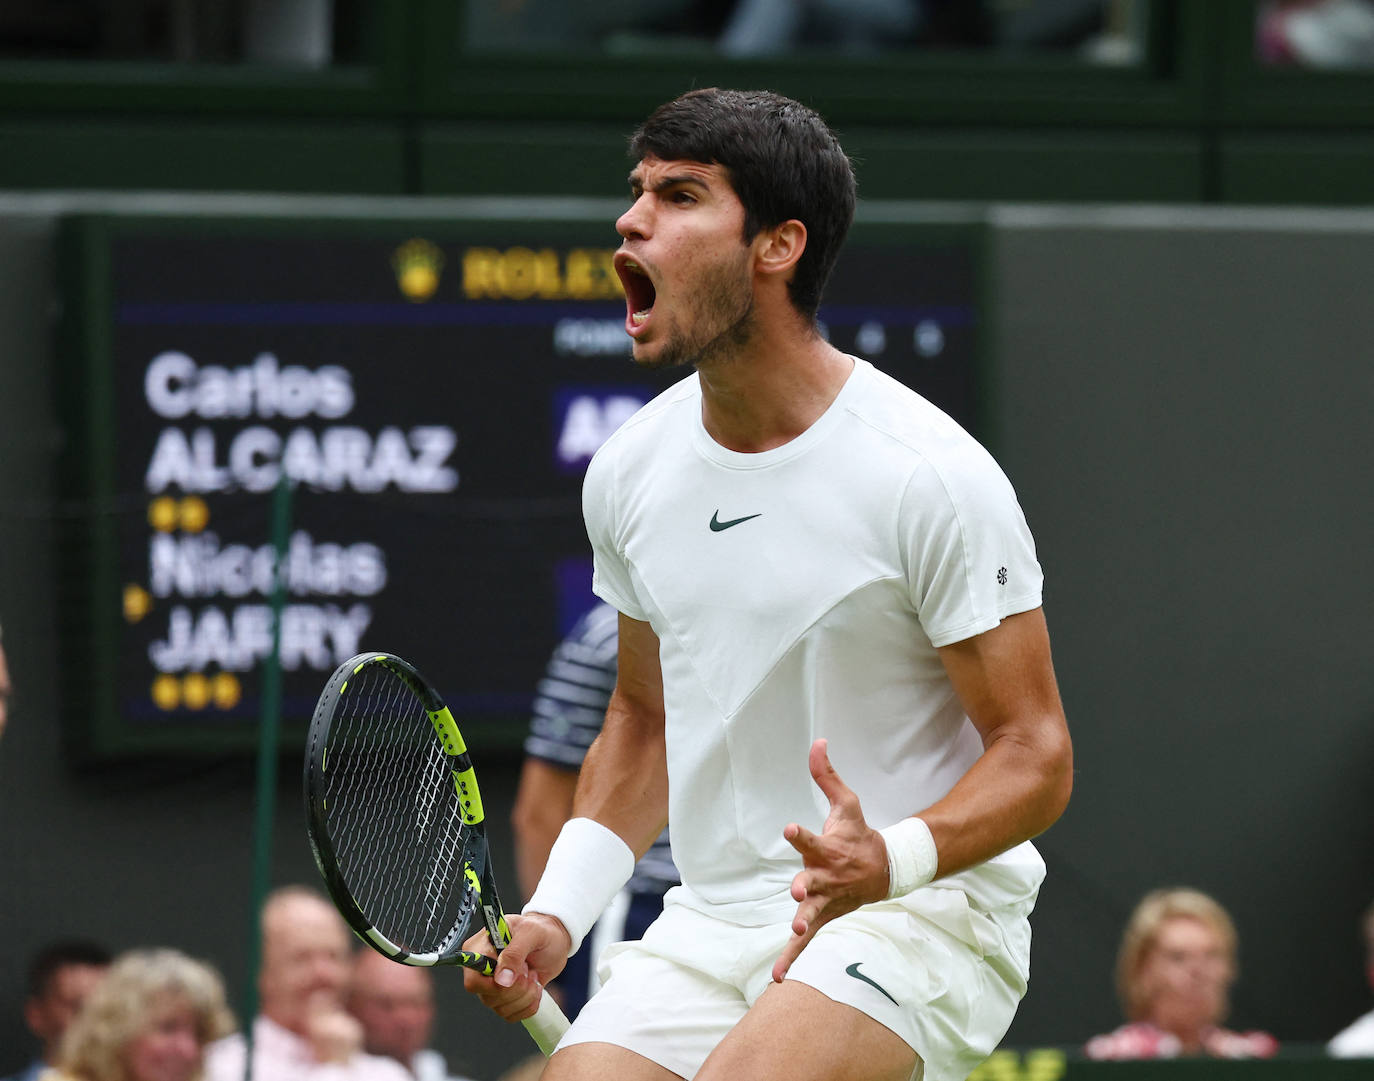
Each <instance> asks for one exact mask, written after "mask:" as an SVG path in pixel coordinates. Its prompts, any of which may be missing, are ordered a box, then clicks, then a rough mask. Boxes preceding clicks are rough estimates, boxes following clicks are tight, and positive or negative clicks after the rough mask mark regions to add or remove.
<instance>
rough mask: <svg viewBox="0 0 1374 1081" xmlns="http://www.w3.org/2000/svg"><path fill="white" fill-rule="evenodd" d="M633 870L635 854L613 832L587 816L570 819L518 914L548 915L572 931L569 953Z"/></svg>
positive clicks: (574, 951)
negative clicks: (530, 895)
mask: <svg viewBox="0 0 1374 1081" xmlns="http://www.w3.org/2000/svg"><path fill="white" fill-rule="evenodd" d="M634 869H635V854H634V852H632V851H631V850H630V846H629V845H627V844H626V843H625V842H624V841H622V840H621V839H620V837H619V835H618V834H616V833H614V832H613V831H612V830H608V829H607V828H606V827H605V826H603V825H602V824H601V823H600V822H597V821H595V820H594V819H591V818H570V819H568V821H567V822H565V823H564V824H563V828H562V830H560V831H559V834H558V840H556V841H554V843H553V851H551V852H550V853H549V860H548V862H547V863H546V864H545V865H544V873H543V874H542V875H540V876H539V885H538V886H536V887H535V889H534V896H533V897H531V898H530V900H529V904H527V905H525V907H524V908H523V909H521V911H522V912H525V913H528V912H542V913H544V914H545V915H547V916H554V917H556V918H557V919H558V920H559V921H561V922H562V924H563V926H564V927H566V928H567V929H568V934H570V935H572V945H571V946H570V947H568V956H569V957H571V956H572V955H573V954H575V953H576V952H577V948H578V947H579V946H581V945H582V940H583V939H584V938H586V937H587V932H588V931H590V930H591V929H592V924H594V923H595V922H596V921H597V920H598V919H599V918H600V917H601V913H602V912H604V911H605V910H606V906H607V905H609V904H610V903H611V899H612V898H613V897H615V895H616V894H617V893H619V892H620V890H621V887H622V886H624V885H625V883H626V882H628V881H630V875H631V874H633V873H634Z"/></svg>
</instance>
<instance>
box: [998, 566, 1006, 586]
mask: <svg viewBox="0 0 1374 1081" xmlns="http://www.w3.org/2000/svg"><path fill="white" fill-rule="evenodd" d="M997 584H998V585H999V586H1004V585H1006V584H1007V568H1006V567H998V568H997Z"/></svg>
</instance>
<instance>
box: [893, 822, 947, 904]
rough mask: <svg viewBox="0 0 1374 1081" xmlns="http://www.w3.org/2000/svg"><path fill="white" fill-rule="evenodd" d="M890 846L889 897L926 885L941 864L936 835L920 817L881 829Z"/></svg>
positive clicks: (901, 894)
mask: <svg viewBox="0 0 1374 1081" xmlns="http://www.w3.org/2000/svg"><path fill="white" fill-rule="evenodd" d="M878 832H879V833H880V834H882V838H883V842H884V843H885V844H886V845H887V880H888V887H887V899H888V900H889V901H890V900H892V898H894V897H901V896H903V895H904V894H908V893H910V892H911V891H912V890H914V889H917V888H919V887H921V886H924V885H925V884H926V883H927V882H930V881H931V880H932V879H934V877H935V872H936V870H937V869H938V868H939V866H940V857H939V854H938V853H936V851H935V838H934V837H932V836H931V835H930V827H929V826H927V825H926V824H925V823H924V822H923V821H921V819H919V818H904V819H902V820H901V821H900V822H897V823H894V824H893V825H891V826H887V827H885V828H883V829H880V830H879V831H878Z"/></svg>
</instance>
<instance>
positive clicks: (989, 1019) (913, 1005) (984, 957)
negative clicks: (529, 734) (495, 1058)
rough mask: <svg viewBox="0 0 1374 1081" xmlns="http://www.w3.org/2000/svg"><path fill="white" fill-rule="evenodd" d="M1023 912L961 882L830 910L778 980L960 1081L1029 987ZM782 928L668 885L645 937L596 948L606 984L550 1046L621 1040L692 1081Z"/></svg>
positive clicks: (750, 990)
mask: <svg viewBox="0 0 1374 1081" xmlns="http://www.w3.org/2000/svg"><path fill="white" fill-rule="evenodd" d="M1029 910H1030V905H1029V904H1026V905H1024V906H1020V907H1019V908H1018V909H1017V910H1016V911H1014V912H1013V911H1003V912H999V913H996V914H989V913H986V912H981V911H978V910H976V909H973V908H971V907H970V906H969V904H968V901H967V898H966V897H965V895H964V894H963V892H961V891H959V890H947V889H937V888H933V887H926V888H924V889H920V890H916V891H915V892H914V893H912V894H909V895H908V896H907V897H902V898H898V899H897V900H894V901H885V902H881V903H879V904H872V905H865V906H864V907H863V908H861V909H858V910H856V911H854V912H851V913H849V914H848V915H845V916H842V917H840V918H839V919H837V920H832V921H831V922H830V923H828V924H826V925H825V926H824V927H822V928H821V929H820V931H818V932H817V934H816V937H815V938H814V939H812V941H811V942H810V943H808V944H807V946H806V948H805V949H804V950H803V951H802V952H801V955H800V956H799V957H798V958H797V960H796V961H795V962H794V963H793V964H792V967H791V969H790V970H789V971H788V974H787V978H788V979H789V980H798V981H800V982H801V983H804V984H807V985H808V986H810V987H814V988H815V989H816V990H818V991H820V992H821V993H822V994H824V995H826V996H827V997H829V998H831V999H833V1000H834V1001H836V1002H842V1003H845V1004H846V1005H849V1006H852V1007H854V1008H855V1009H857V1010H860V1011H862V1012H863V1013H866V1014H867V1015H868V1016H870V1017H872V1018H873V1019H874V1020H875V1021H877V1022H878V1023H880V1024H882V1025H884V1026H885V1027H887V1028H889V1029H891V1030H892V1031H893V1032H895V1033H896V1034H897V1035H898V1036H900V1037H901V1038H902V1039H903V1040H905V1041H906V1042H907V1044H908V1045H910V1047H911V1048H912V1049H913V1050H915V1052H916V1053H917V1054H918V1055H919V1056H920V1058H921V1059H922V1061H923V1062H924V1064H925V1067H924V1075H922V1073H921V1071H920V1068H919V1067H918V1069H917V1072H916V1073H915V1074H914V1075H913V1078H921V1077H922V1076H924V1081H963V1078H965V1077H967V1076H968V1074H969V1073H970V1071H972V1070H973V1069H974V1067H976V1066H977V1065H978V1064H979V1063H980V1062H982V1061H983V1059H985V1058H986V1057H987V1056H988V1055H989V1054H991V1053H992V1051H993V1050H994V1049H995V1048H996V1047H997V1044H998V1042H999V1041H1000V1040H1001V1039H1002V1037H1003V1036H1004V1035H1005V1034H1006V1031H1007V1028H1008V1027H1009V1026H1010V1025H1011V1020H1012V1017H1013V1015H1014V1014H1015V1013H1016V1006H1017V1003H1019V1002H1020V1000H1021V997H1022V995H1024V994H1025V991H1026V978H1027V976H1028V974H1029V971H1030V925H1029V924H1028V923H1027V921H1026V914H1027V913H1028V912H1029ZM790 933H791V932H790V929H789V927H788V925H787V924H786V923H780V924H770V925H768V926H764V927H740V926H738V925H736V924H733V923H726V922H723V921H720V920H718V919H715V918H714V917H711V916H708V915H705V914H704V913H701V912H698V911H696V910H694V909H691V908H688V907H687V906H685V905H682V904H675V903H673V901H672V895H671V894H670V895H669V901H668V904H667V905H666V907H665V908H664V912H663V915H662V916H660V917H659V918H658V919H657V920H655V921H654V923H653V924H652V925H651V926H650V927H649V930H648V932H647V933H646V934H645V935H644V938H643V939H642V940H640V941H638V942H619V943H615V944H614V945H612V946H610V947H608V948H607V949H606V951H605V952H604V953H603V954H602V957H601V959H600V963H599V965H598V968H597V975H598V976H599V977H600V979H601V983H602V987H601V989H600V990H599V991H598V992H597V993H596V994H595V995H593V996H592V998H591V999H590V1000H589V1001H588V1003H587V1005H586V1006H584V1007H583V1009H582V1012H581V1013H580V1014H579V1015H578V1017H577V1020H576V1021H574V1022H573V1025H572V1028H571V1029H569V1031H568V1033H567V1035H565V1036H564V1037H563V1040H562V1041H561V1042H560V1044H559V1047H560V1048H561V1047H568V1046H570V1045H572V1044H578V1043H611V1044H616V1045H617V1046H620V1047H625V1048H628V1049H629V1050H631V1051H634V1052H636V1053H637V1054H640V1055H643V1056H644V1057H645V1058H647V1059H650V1060H652V1061H653V1062H656V1063H658V1064H659V1065H660V1066H663V1067H665V1068H666V1069H668V1070H671V1071H672V1072H673V1073H676V1074H678V1075H680V1076H682V1077H684V1078H690V1077H692V1076H693V1075H695V1074H696V1072H697V1070H699V1069H700V1068H701V1065H702V1063H703V1062H705V1061H706V1056H707V1055H709V1054H710V1053H711V1051H712V1049H714V1048H715V1046H716V1044H718V1043H720V1041H721V1040H722V1039H723V1038H724V1037H725V1035H726V1033H728V1032H729V1031H730V1029H731V1028H733V1027H734V1025H735V1024H736V1023H737V1022H738V1021H739V1020H740V1019H741V1018H742V1017H743V1016H744V1014H745V1012H746V1011H747V1010H748V1009H749V1007H750V1006H752V1005H753V1004H754V1003H755V1002H756V1001H757V1000H758V998H759V996H760V995H762V994H763V992H764V991H765V990H767V988H768V985H769V983H770V982H771V972H772V968H773V962H774V961H776V960H777V958H778V955H779V954H780V953H781V952H782V948H783V945H784V944H785V943H786V941H787V938H788V936H789V934H790Z"/></svg>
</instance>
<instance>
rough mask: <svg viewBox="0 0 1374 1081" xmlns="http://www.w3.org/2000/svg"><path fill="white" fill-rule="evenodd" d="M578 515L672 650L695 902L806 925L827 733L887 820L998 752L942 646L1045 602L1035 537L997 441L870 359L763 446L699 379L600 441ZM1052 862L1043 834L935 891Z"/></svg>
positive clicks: (993, 901) (671, 754)
mask: <svg viewBox="0 0 1374 1081" xmlns="http://www.w3.org/2000/svg"><path fill="white" fill-rule="evenodd" d="M583 511H584V514H585V517H586V523H587V532H588V535H589V536H590V538H591V543H592V548H593V551H594V555H595V573H594V577H593V588H594V590H595V591H596V593H597V594H598V595H599V596H601V597H602V598H603V599H604V600H606V601H607V602H608V603H610V604H612V605H614V606H615V607H616V608H618V609H619V610H620V611H622V612H624V613H625V614H626V615H628V616H630V617H631V618H633V619H638V620H644V621H647V622H648V623H649V624H650V625H651V626H652V627H653V629H654V632H655V633H656V634H657V635H658V639H659V643H660V646H659V652H660V661H661V664H662V668H663V686H664V704H665V706H666V710H667V722H666V723H667V748H668V778H669V823H670V826H669V830H670V833H671V836H672V841H673V858H674V861H675V862H676V863H677V866H678V869H679V870H680V871H681V873H682V881H683V888H682V890H680V891H679V896H678V898H677V899H678V900H679V901H680V902H682V903H685V904H689V905H691V906H693V907H700V908H704V909H708V910H709V911H712V912H713V913H715V914H716V915H718V916H720V917H722V918H724V919H727V920H732V921H734V922H738V923H741V924H763V923H769V922H774V921H776V920H780V919H781V920H785V919H790V918H791V916H792V914H793V912H794V911H795V909H796V902H795V901H793V900H792V899H791V897H790V896H789V895H788V889H789V887H790V885H791V881H792V878H793V876H794V875H795V874H796V873H797V872H798V871H799V870H800V869H801V857H800V856H799V855H798V854H797V852H796V851H795V850H794V849H793V848H792V847H791V846H790V845H789V844H788V843H787V842H786V841H784V840H783V837H782V830H783V827H784V826H786V825H787V823H789V822H794V821H795V822H800V823H802V824H803V825H805V826H806V827H808V828H809V829H812V830H817V831H819V830H820V829H821V826H822V824H823V823H824V821H825V818H826V815H827V813H828V811H829V804H828V803H827V801H826V798H825V796H824V795H823V794H822V793H821V791H820V789H819V788H817V787H816V785H815V782H814V781H813V780H812V779H811V775H810V773H809V772H808V770H807V752H808V749H809V748H810V746H811V744H812V742H813V741H814V740H816V739H818V738H821V737H824V738H826V739H828V740H829V748H830V758H831V761H832V762H833V763H834V766H835V768H836V770H837V771H838V772H839V775H840V777H841V778H842V779H843V780H844V781H845V782H846V783H847V784H848V785H849V786H850V787H851V788H853V789H854V791H855V792H856V793H857V794H858V796H859V799H860V801H861V803H862V806H863V811H864V815H865V817H866V818H867V820H868V823H869V824H870V825H871V826H873V827H874V828H879V827H882V826H887V825H890V824H891V823H893V822H896V821H897V820H899V819H901V818H905V817H906V816H908V815H912V814H915V813H917V812H919V811H921V810H923V809H924V808H926V807H928V806H929V805H930V804H932V803H934V802H935V801H936V800H938V799H939V798H940V797H941V796H943V795H944V794H945V793H946V792H948V791H949V789H950V788H951V787H952V786H953V785H954V783H955V782H956V781H957V780H958V779H959V778H960V777H961V776H962V775H963V774H964V772H965V771H966V770H967V769H968V768H969V766H970V765H971V764H972V763H973V762H974V760H975V759H977V758H978V756H979V755H980V754H981V753H982V743H981V741H980V739H979V737H978V734H977V732H976V731H975V730H974V728H973V726H972V724H971V723H970V722H969V720H968V718H967V717H966V716H965V715H964V713H963V710H962V708H961V706H960V704H959V702H958V699H957V698H956V697H955V694H954V691H953V688H952V686H951V684H950V682H949V679H948V677H947V676H946V674H945V670H944V667H943V665H942V664H941V662H940V658H939V655H938V653H937V652H936V648H935V647H936V646H942V645H947V644H949V643H951V642H957V641H960V640H962V639H965V638H969V637H971V636H973V635H976V634H979V633H981V632H983V631H986V630H989V629H991V628H993V627H995V626H997V624H998V623H999V622H1000V621H1001V620H1002V619H1003V618H1004V617H1005V616H1008V615H1011V614H1013V613H1016V612H1023V611H1029V610H1031V609H1034V608H1036V607H1038V606H1039V605H1040V589H1041V581H1042V576H1041V571H1040V565H1039V563H1038V562H1037V561H1036V557H1035V546H1034V543H1033V541H1032V539H1031V535H1030V531H1029V530H1028V529H1027V527H1026V521H1025V517H1024V515H1023V514H1022V512H1021V508H1020V506H1019V504H1018V503H1017V501H1016V495H1015V493H1014V492H1013V491H1012V488H1011V484H1010V483H1009V482H1008V480H1007V478H1006V476H1005V475H1004V474H1003V472H1002V470H1001V469H1000V468H999V467H998V466H997V463H996V462H995V461H994V460H993V459H992V457H991V455H989V454H988V453H987V452H986V451H985V450H984V449H983V448H982V447H981V446H980V445H979V444H978V443H977V442H976V441H975V440H974V439H973V438H972V437H971V436H969V435H968V434H967V433H966V432H965V431H964V430H963V429H962V428H960V427H959V426H958V425H957V424H956V423H955V422H954V421H953V420H951V419H950V418H949V417H948V416H946V415H945V414H944V413H942V412H941V411H940V410H938V409H937V408H936V407H935V406H933V405H931V404H930V403H929V402H927V401H926V400H925V399H923V398H921V397H920V396H919V395H917V394H916V393H914V392H913V391H911V390H909V389H908V388H906V387H905V386H903V385H902V384H900V383H898V382H897V381H896V380H894V379H892V378H890V377H889V376H887V375H884V374H883V373H881V372H879V371H878V370H877V369H875V368H874V367H873V366H872V365H871V364H869V363H868V362H867V361H864V360H861V359H856V361H855V367H854V371H853V373H852V374H851V375H850V377H849V379H848V380H847V381H846V383H845V385H844V387H843V388H842V389H841V391H840V393H839V395H838V396H837V397H836V398H835V400H834V402H833V403H832V404H831V405H830V407H829V408H828V409H827V410H826V412H825V413H824V414H823V415H822V416H821V417H820V418H819V419H818V420H817V421H816V422H815V423H814V424H813V425H812V426H811V427H810V428H809V429H807V430H806V431H805V432H803V433H802V434H801V435H800V436H798V437H797V438H796V439H793V440H792V441H791V442H789V443H787V444H786V445H784V446H782V447H778V448H776V449H774V450H769V451H764V452H762V453H758V454H741V453H737V452H734V451H730V450H726V449H725V448H723V447H721V446H720V445H719V444H718V443H716V442H715V441H714V440H713V439H712V438H711V437H710V436H709V435H708V434H707V433H706V430H705V428H704V427H703V426H702V420H701V390H700V386H699V383H698V380H697V377H696V376H695V375H693V376H690V377H689V378H686V379H684V380H682V381H681V382H680V383H677V384H676V385H674V386H673V387H671V388H669V389H668V390H667V391H665V392H664V393H663V394H661V395H659V396H658V397H657V398H656V399H654V400H653V401H652V402H650V403H649V404H648V405H646V406H645V407H644V408H643V409H642V410H641V411H640V412H639V413H637V414H636V415H635V416H634V417H632V418H631V419H630V420H629V421H627V422H626V423H625V424H624V426H622V427H621V428H620V429H619V430H618V431H617V432H616V433H615V434H614V435H613V436H612V437H611V438H610V439H609V440H608V441H607V442H606V443H605V444H604V445H603V446H602V448H601V450H600V451H599V452H598V453H597V455H596V457H595V458H594V459H593V461H592V463H591V466H590V467H589V469H588V471H587V476H586V481H585V485H584V488H583ZM1043 875H1044V864H1043V863H1042V862H1041V860H1040V857H1039V855H1038V854H1037V853H1036V851H1035V849H1034V848H1033V847H1032V846H1031V845H1030V844H1029V843H1027V844H1024V845H1020V846H1017V847H1016V848H1013V849H1012V850H1010V851H1009V852H1006V853H1003V854H1002V855H1001V856H999V857H997V858H996V859H995V860H992V861H990V862H989V863H987V864H983V865H981V866H979V867H975V868H971V869H969V870H967V871H964V872H961V873H960V874H959V875H956V876H950V877H947V878H944V879H941V880H939V882H938V883H937V885H938V886H941V887H958V888H961V889H963V890H965V892H966V893H967V894H968V896H969V899H970V900H971V901H973V902H974V903H975V904H978V905H980V907H995V906H998V905H1003V904H1016V903H1020V902H1028V901H1030V900H1032V899H1033V898H1034V896H1035V892H1036V890H1037V888H1038V886H1039V883H1040V880H1041V879H1042V878H1043Z"/></svg>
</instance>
